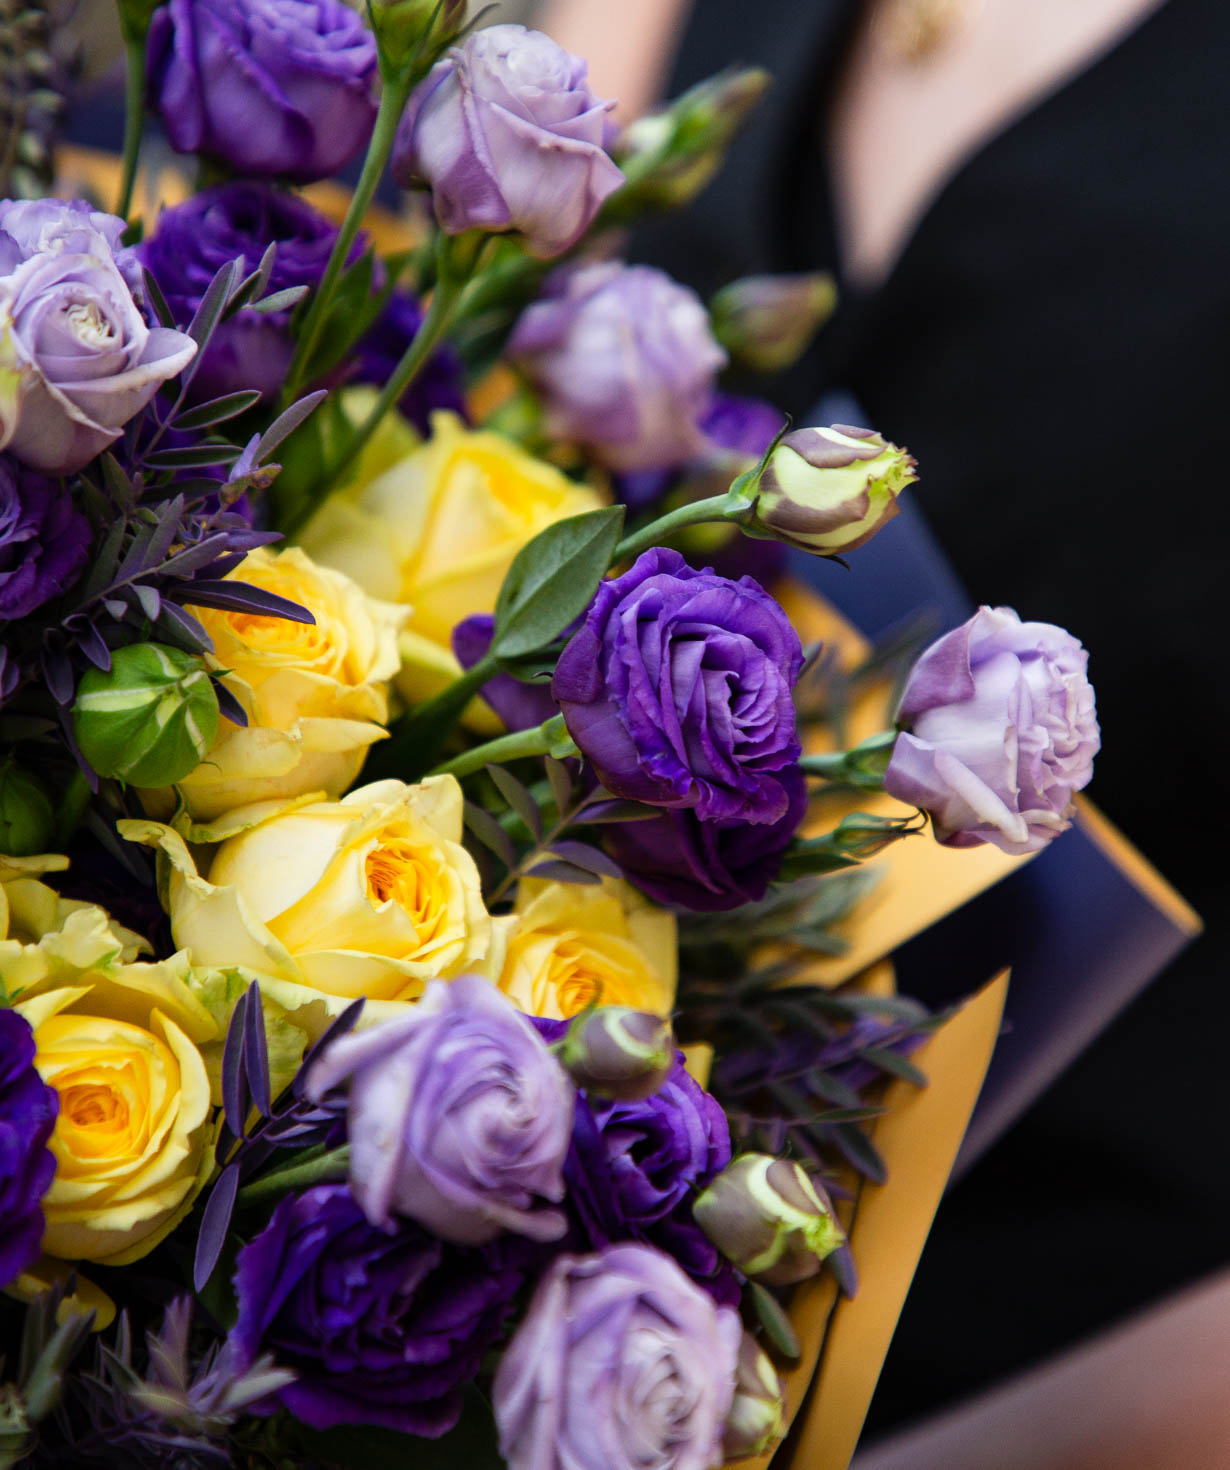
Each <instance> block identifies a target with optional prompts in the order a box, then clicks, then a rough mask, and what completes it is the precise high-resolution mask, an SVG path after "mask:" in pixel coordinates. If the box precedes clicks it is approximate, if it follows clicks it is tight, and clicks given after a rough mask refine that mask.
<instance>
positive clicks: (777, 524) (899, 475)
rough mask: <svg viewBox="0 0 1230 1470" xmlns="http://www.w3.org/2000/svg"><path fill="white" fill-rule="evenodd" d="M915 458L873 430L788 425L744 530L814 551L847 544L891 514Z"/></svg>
mask: <svg viewBox="0 0 1230 1470" xmlns="http://www.w3.org/2000/svg"><path fill="white" fill-rule="evenodd" d="M915 464H916V461H915V460H914V458H913V456H912V455H910V454H909V453H907V451H906V450H904V449H898V448H897V446H896V445H895V444H890V443H889V442H888V441H887V440H886V439H882V438H881V437H880V435H879V434H877V433H875V432H874V430H872V429H855V428H851V427H850V426H849V425H847V424H834V425H833V427H832V428H830V429H795V430H793V431H792V432H791V433H789V434H787V435H786V436H785V437H784V438H783V439H782V440H781V441H780V443H779V444H778V445H777V447H776V448H775V449H774V450H773V452H772V454H771V455H770V456H769V461H768V464H766V465H765V467H764V470H763V471H762V472H761V474H760V477H759V479H758V480H757V482H756V485H755V491H754V493H755V502H754V504H753V506H752V511H751V516H750V518H749V519H748V521H747V522H746V527H745V528H746V529H747V530H748V531H750V532H752V534H760V535H763V536H772V537H773V538H774V540H777V541H784V542H786V544H787V545H789V546H797V547H798V548H799V549H800V550H802V551H810V552H812V553H813V554H814V555H816V556H840V555H841V554H842V553H843V552H847V551H853V550H854V548H855V547H856V546H861V545H862V544H863V542H864V541H870V540H871V538H872V536H874V535H875V533H876V532H877V531H878V530H879V529H880V527H881V526H883V525H884V524H885V523H886V522H887V521H890V520H891V519H892V518H893V516H895V515H896V514H897V497H898V496H899V495H900V494H901V492H902V491H903V490H904V489H905V488H906V486H907V485H912V484H913V483H914V482H915V480H917V479H918V476H917V475H916V474H915V473H914V469H915Z"/></svg>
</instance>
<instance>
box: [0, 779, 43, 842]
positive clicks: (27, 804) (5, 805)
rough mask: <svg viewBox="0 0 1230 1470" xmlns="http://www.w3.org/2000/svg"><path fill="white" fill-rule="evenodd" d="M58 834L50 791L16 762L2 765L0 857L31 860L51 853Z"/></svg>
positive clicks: (0, 784)
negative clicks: (53, 837) (44, 853)
mask: <svg viewBox="0 0 1230 1470" xmlns="http://www.w3.org/2000/svg"><path fill="white" fill-rule="evenodd" d="M54 831H55V811H54V809H53V808H52V805H51V798H50V797H49V796H48V795H47V789H46V787H45V786H44V785H43V783H42V782H41V781H40V780H39V779H38V777H37V776H35V775H34V774H33V773H32V772H30V771H27V770H26V769H25V767H24V766H19V765H17V763H16V762H15V761H13V760H6V761H5V762H4V764H3V765H0V853H4V854H5V855H6V856H8V857H29V856H30V855H31V854H32V853H36V852H48V851H49V850H50V848H51V844H52V834H53V833H54Z"/></svg>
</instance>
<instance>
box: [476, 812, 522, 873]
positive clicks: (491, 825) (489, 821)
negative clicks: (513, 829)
mask: <svg viewBox="0 0 1230 1470" xmlns="http://www.w3.org/2000/svg"><path fill="white" fill-rule="evenodd" d="M465 824H466V826H467V827H468V828H469V830H470V831H471V832H473V834H474V836H475V837H477V838H478V840H479V841H480V842H481V843H482V844H483V846H484V847H487V848H490V849H491V851H492V852H493V853H495V855H496V857H498V858H499V860H500V861H501V862H502V863H503V864H504V866H505V867H506V868H512V867H515V866H516V863H517V850H516V848H515V847H513V843H512V838H511V837H510V836H509V835H508V833H507V832H505V830H504V829H503V827H501V826H500V824H499V822H497V821H496V819H495V818H494V817H493V816H492V815H491V813H490V812H487V811H484V810H483V809H482V807H481V806H475V805H474V803H473V802H472V801H467V802H466V804H465Z"/></svg>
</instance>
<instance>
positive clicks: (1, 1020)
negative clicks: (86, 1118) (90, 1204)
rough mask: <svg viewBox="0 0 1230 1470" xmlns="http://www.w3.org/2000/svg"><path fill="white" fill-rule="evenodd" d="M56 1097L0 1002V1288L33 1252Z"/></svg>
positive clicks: (21, 1022) (49, 1166)
mask: <svg viewBox="0 0 1230 1470" xmlns="http://www.w3.org/2000/svg"><path fill="white" fill-rule="evenodd" d="M59 1110H60V1100H59V1097H58V1096H57V1094H56V1090H55V1088H54V1087H48V1086H47V1084H46V1083H45V1082H44V1081H43V1079H42V1078H41V1077H40V1076H39V1075H38V1073H37V1072H36V1071H35V1070H34V1033H33V1032H32V1031H31V1030H30V1026H29V1023H28V1022H27V1021H26V1020H25V1019H24V1018H23V1017H21V1016H19V1015H18V1014H17V1012H16V1011H10V1010H5V1009H3V1008H0V1289H2V1288H3V1287H6V1286H7V1285H8V1284H9V1282H10V1281H13V1280H15V1279H16V1277H18V1276H20V1275H21V1273H22V1272H23V1271H24V1270H25V1269H26V1267H27V1266H28V1265H29V1264H30V1262H31V1261H33V1260H34V1258H35V1257H36V1256H37V1255H38V1250H39V1243H40V1242H41V1241H42V1238H43V1211H42V1208H41V1205H40V1201H41V1200H42V1198H43V1196H44V1195H45V1194H46V1193H47V1191H48V1189H50V1188H51V1180H52V1177H53V1176H54V1174H55V1169H56V1161H55V1159H54V1157H53V1156H52V1154H51V1151H50V1149H48V1147H47V1140H48V1139H49V1138H50V1137H51V1135H52V1132H53V1130H54V1129H55V1125H56V1114H57V1113H58V1112H59Z"/></svg>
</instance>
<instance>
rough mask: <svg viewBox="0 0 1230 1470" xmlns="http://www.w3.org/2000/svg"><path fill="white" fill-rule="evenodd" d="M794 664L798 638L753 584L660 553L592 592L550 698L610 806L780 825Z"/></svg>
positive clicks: (790, 758)
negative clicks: (621, 802)
mask: <svg viewBox="0 0 1230 1470" xmlns="http://www.w3.org/2000/svg"><path fill="white" fill-rule="evenodd" d="M802 665H803V651H802V649H801V648H800V646H799V637H798V634H797V633H796V632H795V631H794V629H793V628H792V627H791V626H790V621H789V619H788V618H787V617H786V614H785V613H784V612H783V611H782V610H781V608H780V607H778V605H777V603H776V602H774V601H773V599H772V598H771V597H770V596H769V594H768V593H767V592H765V591H764V589H763V588H762V587H760V586H759V585H758V584H757V583H755V582H753V581H752V580H751V578H750V577H741V578H740V579H739V580H738V581H737V582H731V581H728V580H727V579H726V578H725V577H718V576H715V575H714V573H713V572H711V571H696V570H695V569H694V568H692V567H690V566H688V565H687V563H686V562H685V561H684V559H683V558H682V557H681V556H680V555H679V553H678V552H676V551H669V550H665V549H663V548H661V547H657V548H655V549H654V550H652V551H647V552H645V553H644V554H643V555H642V556H640V557H638V558H637V560H636V563H635V564H634V565H633V567H632V568H631V570H630V571H627V572H625V573H624V574H623V576H622V577H616V578H614V579H613V580H612V581H609V582H604V583H603V584H602V585H601V586H600V587H599V589H598V592H597V594H596V595H595V597H594V600H593V603H592V604H591V606H590V610H589V612H588V614H587V615H586V618H585V623H584V624H583V626H582V627H581V629H580V631H579V632H578V633H577V634H575V636H574V637H573V638H572V639H571V640H570V641H569V643H568V644H567V645H566V647H565V648H564V651H563V653H562V654H561V655H560V659H559V663H558V664H557V665H556V669H555V677H554V680H553V682H552V691H553V693H554V694H555V697H556V699H557V700H558V701H559V704H560V707H561V709H562V711H563V714H564V720H565V722H566V724H567V726H568V733H569V734H570V735H571V736H572V738H573V740H575V741H576V743H577V745H578V746H579V747H580V749H581V751H582V752H583V753H584V754H585V755H586V756H587V757H588V758H589V760H590V761H592V763H593V765H594V769H595V771H596V772H597V774H598V778H599V780H600V781H601V782H602V784H603V785H604V786H605V787H606V788H607V789H608V790H609V791H612V792H614V793H615V795H616V796H622V797H627V798H628V799H630V800H632V801H644V802H647V803H649V804H650V805H651V806H664V807H690V808H692V809H693V810H694V811H695V813H696V815H697V816H698V817H699V818H701V819H702V820H703V821H713V820H739V821H744V822H753V823H757V822H766V823H768V822H779V821H781V820H782V818H783V817H784V816H785V814H786V812H787V811H788V810H789V807H790V801H791V793H790V790H789V789H788V786H787V784H786V783H787V782H788V781H789V780H790V779H791V778H790V777H789V776H788V775H787V774H786V772H787V771H789V770H790V768H791V767H793V766H795V765H796V763H797V761H798V758H799V739H798V733H797V729H796V724H795V712H794V703H793V699H792V690H793V688H794V684H795V680H796V679H797V678H798V676H799V671H800V669H801V668H802Z"/></svg>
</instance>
